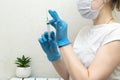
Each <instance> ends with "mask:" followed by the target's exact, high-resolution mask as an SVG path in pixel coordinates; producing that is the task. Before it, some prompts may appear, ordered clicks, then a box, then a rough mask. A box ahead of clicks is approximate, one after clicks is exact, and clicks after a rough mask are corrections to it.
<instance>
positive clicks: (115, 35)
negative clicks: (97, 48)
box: [102, 27, 120, 45]
mask: <svg viewBox="0 0 120 80" xmlns="http://www.w3.org/2000/svg"><path fill="white" fill-rule="evenodd" d="M116 40H120V27H119V28H118V29H115V30H113V31H111V32H110V33H109V34H108V35H107V36H106V37H105V39H104V40H103V42H102V45H105V44H107V43H110V42H112V41H116Z"/></svg>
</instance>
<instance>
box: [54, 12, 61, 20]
mask: <svg viewBox="0 0 120 80" xmlns="http://www.w3.org/2000/svg"><path fill="white" fill-rule="evenodd" d="M53 14H54V17H55V19H56V21H60V17H59V15H58V13H57V12H56V11H53Z"/></svg>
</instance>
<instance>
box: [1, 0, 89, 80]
mask: <svg viewBox="0 0 120 80" xmlns="http://www.w3.org/2000/svg"><path fill="white" fill-rule="evenodd" d="M46 8H48V9H49V8H50V9H55V10H57V11H58V12H59V14H60V16H61V17H62V18H63V19H64V20H65V21H67V22H68V24H69V37H70V40H71V41H73V40H74V38H75V36H76V34H77V32H78V31H79V29H80V27H81V26H83V25H84V24H87V23H88V21H87V20H85V19H83V18H81V17H80V15H79V13H78V11H77V8H76V2H75V0H0V80H7V79H8V78H10V77H12V76H15V68H16V65H15V64H14V63H15V59H16V57H20V56H21V55H23V54H24V55H25V56H30V57H31V58H32V62H31V66H32V76H36V77H38V76H42V77H45V76H46V77H57V76H59V75H58V74H57V73H56V71H55V69H54V68H53V66H52V65H51V63H50V62H49V61H48V60H47V58H46V57H45V54H44V52H43V51H42V49H41V47H40V45H39V43H38V41H37V39H38V38H39V37H40V35H41V34H42V33H43V32H44V31H45V30H46V24H45V21H46Z"/></svg>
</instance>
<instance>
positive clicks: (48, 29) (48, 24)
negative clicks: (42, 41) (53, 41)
mask: <svg viewBox="0 0 120 80" xmlns="http://www.w3.org/2000/svg"><path fill="white" fill-rule="evenodd" d="M46 24H47V31H48V39H49V40H50V23H49V19H48V16H47V23H46Z"/></svg>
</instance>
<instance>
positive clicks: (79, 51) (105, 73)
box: [39, 0, 120, 80]
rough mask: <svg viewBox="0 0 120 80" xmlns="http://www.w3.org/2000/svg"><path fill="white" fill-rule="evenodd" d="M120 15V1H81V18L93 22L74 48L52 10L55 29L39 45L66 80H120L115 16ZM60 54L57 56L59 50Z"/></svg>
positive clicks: (119, 39) (119, 44)
mask: <svg viewBox="0 0 120 80" xmlns="http://www.w3.org/2000/svg"><path fill="white" fill-rule="evenodd" d="M113 9H117V10H118V11H120V0H79V1H78V10H79V12H80V14H81V15H82V16H83V17H85V18H87V19H92V20H93V25H89V26H86V27H83V28H82V29H81V30H80V32H79V33H78V35H77V37H76V39H75V42H74V45H73V47H72V45H71V43H70V41H69V39H68V36H67V23H66V22H64V21H63V20H61V19H60V18H59V16H58V14H57V13H56V12H55V11H52V10H49V13H50V15H51V16H52V17H53V20H51V21H50V24H51V25H52V26H53V27H54V28H55V29H56V36H55V34H54V32H51V33H50V37H51V38H50V39H49V40H48V33H47V32H45V33H44V34H43V35H42V36H41V38H40V39H39V42H40V44H41V46H42V48H43V50H44V51H45V53H46V54H47V57H48V59H49V61H51V62H52V64H53V66H54V67H55V69H56V70H57V72H58V73H59V74H60V75H61V77H62V78H63V79H64V80H69V77H70V76H71V78H72V80H120V24H119V23H117V22H116V21H115V20H114V18H113V16H112V11H113ZM57 47H58V49H59V51H60V53H59V52H58V49H57Z"/></svg>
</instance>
